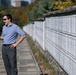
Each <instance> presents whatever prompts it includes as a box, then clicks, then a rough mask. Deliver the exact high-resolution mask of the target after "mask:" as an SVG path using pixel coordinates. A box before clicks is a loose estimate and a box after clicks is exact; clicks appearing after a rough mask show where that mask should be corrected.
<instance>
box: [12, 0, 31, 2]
mask: <svg viewBox="0 0 76 75" xmlns="http://www.w3.org/2000/svg"><path fill="white" fill-rule="evenodd" d="M11 1H12V2H14V1H15V0H11ZM23 1H28V2H30V1H31V0H23Z"/></svg>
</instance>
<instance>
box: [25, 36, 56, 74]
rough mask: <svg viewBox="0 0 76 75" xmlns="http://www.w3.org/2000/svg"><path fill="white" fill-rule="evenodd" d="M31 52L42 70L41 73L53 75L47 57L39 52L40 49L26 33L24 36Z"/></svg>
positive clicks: (53, 71)
mask: <svg viewBox="0 0 76 75" xmlns="http://www.w3.org/2000/svg"><path fill="white" fill-rule="evenodd" d="M26 39H27V41H28V43H29V45H30V47H31V49H32V52H33V54H34V56H35V58H36V60H37V62H38V64H39V67H40V69H41V71H42V75H55V70H54V68H53V67H52V66H51V65H50V64H49V61H48V60H47V58H46V57H45V56H44V55H43V54H42V53H41V52H40V49H39V48H38V47H37V46H36V45H35V43H34V42H33V40H32V39H31V38H30V37H29V36H28V35H27V37H26Z"/></svg>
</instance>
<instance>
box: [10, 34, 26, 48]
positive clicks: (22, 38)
mask: <svg viewBox="0 0 76 75" xmlns="http://www.w3.org/2000/svg"><path fill="white" fill-rule="evenodd" d="M24 38H25V35H24V36H21V37H20V38H19V40H18V41H17V42H16V43H14V44H12V45H11V47H16V46H17V45H18V44H19V43H21V42H22V41H23V40H24Z"/></svg>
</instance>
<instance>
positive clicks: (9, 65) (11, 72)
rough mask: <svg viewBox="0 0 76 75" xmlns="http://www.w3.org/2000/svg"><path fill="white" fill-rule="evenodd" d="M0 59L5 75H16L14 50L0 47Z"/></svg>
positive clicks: (8, 47)
mask: <svg viewBox="0 0 76 75" xmlns="http://www.w3.org/2000/svg"><path fill="white" fill-rule="evenodd" d="M2 57H3V61H4V65H5V69H6V73H7V75H18V74H17V60H16V48H11V47H10V46H2Z"/></svg>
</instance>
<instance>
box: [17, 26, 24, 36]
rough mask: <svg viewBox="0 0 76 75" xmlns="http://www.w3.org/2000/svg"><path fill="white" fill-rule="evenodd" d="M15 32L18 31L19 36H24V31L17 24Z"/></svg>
mask: <svg viewBox="0 0 76 75" xmlns="http://www.w3.org/2000/svg"><path fill="white" fill-rule="evenodd" d="M16 33H18V34H19V35H21V36H25V32H24V31H23V30H22V29H21V28H20V27H19V26H17V28H16Z"/></svg>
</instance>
